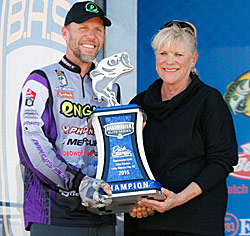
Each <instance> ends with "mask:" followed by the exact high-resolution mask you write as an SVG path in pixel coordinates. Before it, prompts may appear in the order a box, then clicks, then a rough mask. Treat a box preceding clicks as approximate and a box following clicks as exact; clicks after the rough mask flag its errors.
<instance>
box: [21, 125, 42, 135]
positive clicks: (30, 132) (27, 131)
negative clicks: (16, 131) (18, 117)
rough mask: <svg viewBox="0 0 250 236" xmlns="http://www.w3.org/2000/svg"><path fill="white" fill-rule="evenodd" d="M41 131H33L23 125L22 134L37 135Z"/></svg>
mask: <svg viewBox="0 0 250 236" xmlns="http://www.w3.org/2000/svg"><path fill="white" fill-rule="evenodd" d="M40 134H41V131H40V130H38V131H37V130H34V131H30V130H29V128H28V127H27V126H25V127H24V135H25V136H37V135H40Z"/></svg>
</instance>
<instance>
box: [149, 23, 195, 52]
mask: <svg viewBox="0 0 250 236" xmlns="http://www.w3.org/2000/svg"><path fill="white" fill-rule="evenodd" d="M183 42H184V43H186V44H187V45H188V47H189V48H190V51H191V53H192V54H193V55H194V54H195V53H196V51H197V41H196V38H195V36H194V33H193V32H192V30H191V29H190V28H189V27H185V28H181V27H180V26H179V25H178V23H173V25H172V26H171V27H166V28H163V29H161V30H160V31H159V32H158V33H157V34H156V35H155V36H154V38H153V40H152V43H151V46H152V48H153V49H154V51H155V52H157V51H158V50H160V49H161V48H162V47H163V46H165V47H166V48H167V49H168V50H169V51H173V50H174V49H175V47H176V46H177V45H179V44H180V43H183Z"/></svg>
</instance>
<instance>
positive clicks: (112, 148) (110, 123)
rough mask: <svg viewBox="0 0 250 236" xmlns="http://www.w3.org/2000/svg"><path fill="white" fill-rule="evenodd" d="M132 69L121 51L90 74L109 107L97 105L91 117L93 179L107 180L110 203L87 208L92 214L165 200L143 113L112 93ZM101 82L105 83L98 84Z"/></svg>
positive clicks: (96, 90)
mask: <svg viewBox="0 0 250 236" xmlns="http://www.w3.org/2000/svg"><path fill="white" fill-rule="evenodd" d="M132 70H133V67H132V66H131V65H130V63H129V57H128V54H127V53H125V52H123V53H119V54H115V55H113V56H111V57H108V58H105V59H103V60H102V61H101V62H100V63H99V64H98V66H97V68H96V69H95V70H93V71H92V72H91V73H90V76H91V78H92V83H93V89H94V92H95V94H96V96H97V97H98V100H100V99H102V98H103V99H105V100H106V101H108V107H102V108H96V109H95V110H94V111H93V113H92V115H91V120H90V124H91V125H92V126H93V128H94V130H95V135H96V140H97V149H98V164H97V173H96V178H97V179H103V180H104V181H106V182H107V183H108V184H109V185H110V187H111V190H112V203H111V204H110V205H109V206H106V207H102V208H95V209H93V208H89V210H90V211H93V212H95V213H102V214H113V213H121V212H129V211H131V209H132V208H134V207H135V206H136V205H137V201H138V200H140V199H141V198H149V199H157V200H163V199H164V195H162V194H161V184H160V183H158V182H157V181H155V179H154V176H153V174H152V172H151V170H150V168H149V165H148V162H147V159H146V156H145V152H144V148H143V137H142V129H143V122H145V121H146V114H145V113H144V112H143V111H142V109H141V108H140V107H139V106H138V105H135V104H131V105H120V104H119V103H118V102H117V100H116V98H115V94H114V93H113V92H112V86H113V84H114V83H115V81H116V80H117V79H118V77H119V76H120V75H122V74H125V73H128V72H130V71H132ZM100 82H104V83H103V84H104V85H103V84H102V86H100V85H98V83H100ZM98 86H99V88H98ZM100 88H101V89H100ZM101 193H102V194H105V193H104V192H101Z"/></svg>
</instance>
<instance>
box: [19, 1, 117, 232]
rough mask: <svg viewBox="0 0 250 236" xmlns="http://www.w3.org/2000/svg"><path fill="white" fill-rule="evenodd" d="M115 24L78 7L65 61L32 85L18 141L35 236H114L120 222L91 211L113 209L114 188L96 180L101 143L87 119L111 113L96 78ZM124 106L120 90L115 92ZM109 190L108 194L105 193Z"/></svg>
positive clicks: (69, 23)
mask: <svg viewBox="0 0 250 236" xmlns="http://www.w3.org/2000/svg"><path fill="white" fill-rule="evenodd" d="M110 25H111V22H110V20H109V19H108V18H106V17H105V16H104V13H103V10H102V9H101V8H100V7H99V6H97V5H96V4H94V3H93V2H90V1H87V2H79V3H75V4H74V5H73V6H72V8H71V9H70V10H69V12H68V13H67V16H66V19H65V24H64V27H63V28H62V36H63V38H64V39H65V41H66V44H67V51H66V55H65V56H64V57H63V58H62V60H61V61H60V62H59V63H55V64H52V65H49V66H46V67H44V68H41V69H39V70H35V71H33V72H32V73H31V74H30V75H29V77H28V78H27V80H26V81H25V83H24V85H23V88H22V93H21V99H20V106H19V112H18V122H17V141H18V151H19V156H20V160H21V163H22V164H23V165H24V166H25V176H24V187H25V188H24V218H25V229H26V230H28V231H29V230H30V231H31V235H35V236H40V235H43V236H44V235H46V236H49V235H60V236H62V235H74V236H77V235H91V236H92V235H102V236H105V235H108V236H112V235H114V234H115V233H114V232H115V230H114V221H115V218H114V215H97V214H93V213H91V212H90V211H88V209H87V206H88V207H103V206H105V205H106V204H110V202H111V194H112V193H111V190H110V186H109V185H108V184H107V183H105V182H104V181H102V180H97V179H95V178H94V177H95V174H96V165H97V146H96V138H95V134H94V131H93V129H92V128H90V127H88V117H89V115H90V114H91V112H92V111H93V110H94V109H95V108H96V107H102V106H107V102H106V101H101V102H98V100H97V98H96V97H95V95H94V94H93V89H92V82H91V79H90V76H89V72H90V71H91V70H92V69H93V68H94V67H95V65H94V63H93V60H94V59H95V58H96V56H97V54H98V53H99V51H100V50H101V48H102V46H103V42H104V34H105V26H110ZM113 90H114V92H115V93H116V94H117V96H118V100H119V87H118V85H117V84H115V85H114V88H113ZM100 188H102V189H104V191H105V192H106V193H107V195H109V197H103V196H102V195H100V194H99V193H98V190H99V189H100Z"/></svg>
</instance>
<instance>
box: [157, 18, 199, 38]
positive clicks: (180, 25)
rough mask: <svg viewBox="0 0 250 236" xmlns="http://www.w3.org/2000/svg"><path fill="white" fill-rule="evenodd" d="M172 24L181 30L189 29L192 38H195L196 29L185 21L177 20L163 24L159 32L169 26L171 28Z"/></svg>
mask: <svg viewBox="0 0 250 236" xmlns="http://www.w3.org/2000/svg"><path fill="white" fill-rule="evenodd" d="M174 24H176V25H178V26H179V27H180V28H181V29H182V28H189V29H191V31H192V32H193V35H194V38H195V39H196V38H197V31H196V28H195V26H194V25H193V24H191V23H190V22H187V21H178V20H174V21H170V22H167V23H165V24H164V25H163V26H162V27H161V28H160V30H162V29H165V28H169V27H171V26H173V25H174Z"/></svg>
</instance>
